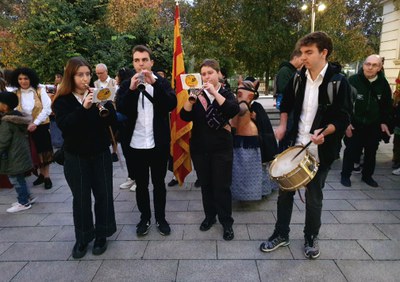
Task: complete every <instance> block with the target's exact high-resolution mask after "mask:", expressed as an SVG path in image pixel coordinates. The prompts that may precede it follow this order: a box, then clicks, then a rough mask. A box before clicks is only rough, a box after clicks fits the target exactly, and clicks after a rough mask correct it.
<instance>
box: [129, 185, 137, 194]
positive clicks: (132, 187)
mask: <svg viewBox="0 0 400 282" xmlns="http://www.w3.org/2000/svg"><path fill="white" fill-rule="evenodd" d="M129 191H131V192H135V191H136V183H133V185H132V186H131V188H129Z"/></svg>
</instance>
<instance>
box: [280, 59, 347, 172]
mask: <svg viewBox="0 0 400 282" xmlns="http://www.w3.org/2000/svg"><path fill="white" fill-rule="evenodd" d="M339 71H340V68H338V67H336V66H334V65H332V64H330V63H329V65H328V68H327V70H326V73H325V76H324V79H323V81H322V84H321V85H320V86H319V94H318V110H317V113H316V115H315V118H314V121H313V125H312V127H311V130H310V133H313V132H314V130H315V129H318V128H322V127H324V126H326V125H328V124H333V125H334V126H335V128H336V130H335V133H333V134H330V135H328V136H326V138H325V142H324V143H323V144H321V145H319V146H318V154H319V159H320V164H321V165H327V166H330V165H331V163H332V162H333V161H334V160H335V155H336V153H337V146H338V145H339V142H338V140H339V138H341V137H342V136H343V133H344V131H345V130H346V128H347V126H348V125H349V124H350V117H351V114H352V109H353V105H352V98H351V88H350V84H349V83H348V81H347V79H346V78H344V77H343V78H342V81H341V83H340V87H339V89H338V91H337V94H336V95H335V96H334V97H333V101H332V104H330V102H329V97H328V93H327V85H328V83H329V81H330V80H331V78H332V77H333V75H334V74H336V73H339ZM305 72H306V69H305V68H303V69H302V70H301V72H300V84H299V87H298V91H297V93H295V89H294V88H295V87H294V85H295V84H294V83H293V81H294V79H296V76H294V77H293V78H292V79H291V80H290V81H289V84H288V86H287V87H286V90H285V94H284V95H283V100H282V103H281V108H280V110H281V113H282V112H284V113H288V115H289V121H288V124H291V126H290V127H289V128H288V129H287V134H286V137H285V139H287V140H286V142H287V143H292V144H294V142H295V141H296V138H297V135H298V126H299V121H300V115H301V110H302V106H303V102H304V92H305V88H306V82H307V79H306V76H305Z"/></svg>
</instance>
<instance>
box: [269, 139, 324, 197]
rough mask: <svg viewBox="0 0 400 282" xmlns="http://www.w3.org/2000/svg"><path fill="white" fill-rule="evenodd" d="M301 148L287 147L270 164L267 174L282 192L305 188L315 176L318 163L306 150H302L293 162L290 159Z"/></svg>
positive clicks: (301, 147)
mask: <svg viewBox="0 0 400 282" xmlns="http://www.w3.org/2000/svg"><path fill="white" fill-rule="evenodd" d="M301 149H303V146H293V147H289V148H288V149H286V150H285V151H283V152H282V153H280V154H279V155H278V156H277V157H276V158H275V159H274V160H273V161H272V163H271V165H270V167H269V174H270V176H271V178H272V179H273V180H275V181H276V182H278V184H279V187H280V188H281V189H282V190H283V191H296V190H297V189H299V188H301V187H303V186H304V187H305V186H306V185H307V184H308V183H309V182H310V181H311V180H312V179H313V178H314V176H315V175H316V174H317V171H318V165H319V164H318V162H317V160H316V159H315V158H314V156H313V155H311V154H310V153H309V152H308V150H304V151H303V152H301V154H300V155H298V156H297V157H296V158H295V159H294V160H293V161H292V158H293V157H294V156H295V155H296V154H297V153H298V152H299V151H300V150H301Z"/></svg>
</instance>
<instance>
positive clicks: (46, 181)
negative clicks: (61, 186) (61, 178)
mask: <svg viewBox="0 0 400 282" xmlns="http://www.w3.org/2000/svg"><path fill="white" fill-rule="evenodd" d="M51 187H53V183H52V182H51V179H50V178H45V179H44V189H47V190H48V189H51Z"/></svg>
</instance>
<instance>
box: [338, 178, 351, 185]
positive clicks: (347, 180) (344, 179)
mask: <svg viewBox="0 0 400 282" xmlns="http://www.w3.org/2000/svg"><path fill="white" fill-rule="evenodd" d="M340 183H341V184H342V185H343V186H345V187H351V181H350V177H346V176H342V177H341V178H340Z"/></svg>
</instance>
